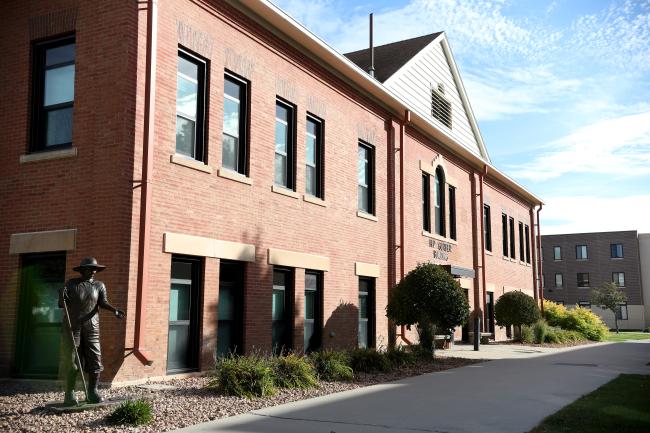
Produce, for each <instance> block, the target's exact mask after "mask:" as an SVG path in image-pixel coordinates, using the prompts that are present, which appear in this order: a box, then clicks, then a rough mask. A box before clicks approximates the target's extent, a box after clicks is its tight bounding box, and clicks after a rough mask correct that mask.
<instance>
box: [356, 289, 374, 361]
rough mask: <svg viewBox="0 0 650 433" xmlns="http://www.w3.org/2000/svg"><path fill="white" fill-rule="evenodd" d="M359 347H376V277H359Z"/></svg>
mask: <svg viewBox="0 0 650 433" xmlns="http://www.w3.org/2000/svg"><path fill="white" fill-rule="evenodd" d="M359 347H363V348H365V347H375V280H374V278H365V277H360V278H359Z"/></svg>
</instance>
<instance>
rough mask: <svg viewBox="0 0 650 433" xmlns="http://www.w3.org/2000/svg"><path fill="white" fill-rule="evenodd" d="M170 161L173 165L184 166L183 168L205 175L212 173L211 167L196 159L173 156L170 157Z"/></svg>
mask: <svg viewBox="0 0 650 433" xmlns="http://www.w3.org/2000/svg"><path fill="white" fill-rule="evenodd" d="M169 161H170V162H171V163H172V164H178V165H182V166H183V167H187V168H191V169H193V170H197V171H202V172H204V173H212V167H210V166H209V165H207V164H205V163H203V162H201V161H197V160H195V159H191V158H187V157H185V156H183V155H177V154H174V155H171V156H170V157H169Z"/></svg>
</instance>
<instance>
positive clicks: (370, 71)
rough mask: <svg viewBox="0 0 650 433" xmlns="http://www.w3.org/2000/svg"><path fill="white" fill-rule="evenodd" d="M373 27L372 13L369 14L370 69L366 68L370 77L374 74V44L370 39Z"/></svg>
mask: <svg viewBox="0 0 650 433" xmlns="http://www.w3.org/2000/svg"><path fill="white" fill-rule="evenodd" d="M373 27H374V26H373V19H372V14H370V69H368V73H369V74H370V76H371V77H374V76H375V46H374V44H373V40H372V39H373V38H372V33H373Z"/></svg>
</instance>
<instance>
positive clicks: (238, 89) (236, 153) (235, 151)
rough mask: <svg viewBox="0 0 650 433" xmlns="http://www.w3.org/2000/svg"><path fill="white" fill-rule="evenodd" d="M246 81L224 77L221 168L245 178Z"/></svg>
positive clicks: (246, 130) (247, 84)
mask: <svg viewBox="0 0 650 433" xmlns="http://www.w3.org/2000/svg"><path fill="white" fill-rule="evenodd" d="M248 87H249V83H248V81H246V80H244V79H243V78H240V77H237V76H235V75H233V74H231V73H226V74H225V75H224V97H223V139H222V148H221V166H222V167H224V168H226V169H228V170H232V171H235V172H237V173H239V174H243V175H244V176H246V175H247V174H248V173H247V167H248V134H247V133H248Z"/></svg>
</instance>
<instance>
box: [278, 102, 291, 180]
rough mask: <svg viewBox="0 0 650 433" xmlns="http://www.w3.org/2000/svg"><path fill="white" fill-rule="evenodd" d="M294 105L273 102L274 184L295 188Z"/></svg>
mask: <svg viewBox="0 0 650 433" xmlns="http://www.w3.org/2000/svg"><path fill="white" fill-rule="evenodd" d="M295 163H296V160H295V107H294V106H293V105H290V104H288V103H285V102H282V101H280V100H277V101H276V103H275V163H274V164H275V165H274V173H275V174H274V181H275V184H276V185H278V186H281V187H284V188H287V189H291V190H293V189H294V188H295V176H294V173H295Z"/></svg>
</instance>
